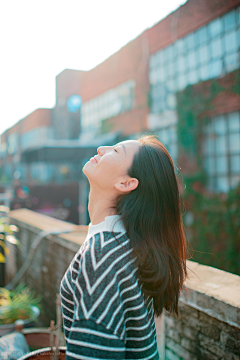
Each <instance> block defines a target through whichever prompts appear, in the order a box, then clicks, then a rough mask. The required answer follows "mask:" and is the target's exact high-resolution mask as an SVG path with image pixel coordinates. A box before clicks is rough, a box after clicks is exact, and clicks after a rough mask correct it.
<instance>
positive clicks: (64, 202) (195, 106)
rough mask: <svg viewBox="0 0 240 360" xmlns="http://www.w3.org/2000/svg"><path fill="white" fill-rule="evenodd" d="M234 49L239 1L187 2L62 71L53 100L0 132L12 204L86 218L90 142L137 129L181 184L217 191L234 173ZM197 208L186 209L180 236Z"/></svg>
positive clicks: (239, 133) (239, 122) (237, 86)
mask: <svg viewBox="0 0 240 360" xmlns="http://www.w3.org/2000/svg"><path fill="white" fill-rule="evenodd" d="M239 50H240V6H239V0H229V1H225V0H219V1H215V0H189V1H187V2H186V3H185V4H184V5H183V6H181V7H180V8H178V9H177V10H176V11H175V12H173V13H171V14H170V15H169V16H167V17H166V18H165V19H163V20H162V21H160V22H159V23H157V24H156V25H155V26H153V27H152V28H150V29H147V30H146V31H144V32H143V33H142V34H140V35H139V36H138V37H137V38H136V39H134V40H133V41H131V42H129V43H128V44H127V45H126V46H124V47H123V48H122V49H120V50H119V51H118V52H117V53H115V54H113V55H112V56H110V57H109V58H108V59H107V60H105V61H104V62H103V63H101V64H100V65H98V66H97V67H95V68H94V69H92V70H90V71H78V70H69V69H67V70H64V71H63V72H62V73H60V74H59V75H58V76H57V77H56V106H55V107H54V108H53V109H37V110H35V111H34V112H33V113H31V114H29V115H28V116H27V117H25V118H24V119H21V120H20V121H19V122H18V123H17V124H16V125H14V126H13V127H12V128H10V129H8V130H7V131H5V132H4V133H3V134H2V135H1V148H0V149H1V150H0V161H1V168H0V169H1V170H0V171H1V175H0V176H1V184H2V191H3V190H4V189H6V188H9V187H11V188H12V189H13V190H14V199H13V201H12V208H18V207H23V206H24V207H27V208H30V209H33V210H36V211H40V212H44V213H47V214H49V215H50V216H54V217H58V218H60V219H63V220H67V221H70V222H74V223H79V222H80V223H82V224H86V223H87V222H88V221H89V217H88V212H87V190H88V188H87V186H88V185H87V181H86V179H85V178H84V176H83V175H82V173H81V168H82V165H83V164H84V162H86V161H87V160H88V159H89V158H90V157H91V156H92V155H93V154H95V153H96V149H97V147H98V146H99V145H104V144H109V145H111V144H114V143H115V142H117V141H121V140H124V139H137V138H138V137H140V136H141V135H144V134H155V135H157V136H159V138H160V140H161V141H162V142H163V143H164V144H165V145H166V147H167V148H168V150H169V152H170V154H171V156H172V158H173V160H174V161H175V164H176V169H178V168H181V173H182V174H183V177H184V182H185V185H186V186H187V190H188V189H193V191H199V192H200V193H202V194H204V196H205V200H206V197H211V196H214V194H225V195H224V196H225V198H226V197H227V196H228V195H227V194H229V192H231V191H234V190H235V189H237V187H238V186H239V179H240V81H239V76H240V69H239V68H240V52H239ZM177 171H178V170H177ZM211 194H212V195H211ZM189 196H192V195H191V194H190V195H189ZM221 196H222V195H221ZM187 199H188V198H187ZM221 199H222V200H219V201H223V196H222V197H221ZM192 200H194V199H193V198H192ZM194 201H195V200H194ZM234 206H235V205H234ZM186 208H187V210H188V208H189V209H190V208H191V206H190V205H189V206H188V200H187V201H186ZM196 216H197V213H196V214H194V210H192V211H187V213H186V216H185V219H186V220H185V221H186V225H187V226H189V238H191V237H193V236H194V231H195V230H194V229H192V231H191V225H192V224H193V221H194V217H196ZM216 236H217V235H216Z"/></svg>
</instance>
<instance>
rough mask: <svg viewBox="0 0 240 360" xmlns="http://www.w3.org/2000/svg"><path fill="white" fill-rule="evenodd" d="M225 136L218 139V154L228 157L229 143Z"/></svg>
mask: <svg viewBox="0 0 240 360" xmlns="http://www.w3.org/2000/svg"><path fill="white" fill-rule="evenodd" d="M226 140H227V139H226V137H225V136H218V137H217V138H216V154H217V155H226V153H227V141H226Z"/></svg>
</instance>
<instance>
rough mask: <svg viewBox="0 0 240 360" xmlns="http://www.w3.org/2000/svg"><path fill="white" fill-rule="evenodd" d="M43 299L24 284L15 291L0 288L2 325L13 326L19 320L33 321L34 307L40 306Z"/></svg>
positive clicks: (0, 321) (0, 319) (0, 320)
mask: <svg viewBox="0 0 240 360" xmlns="http://www.w3.org/2000/svg"><path fill="white" fill-rule="evenodd" d="M41 299H42V297H41V296H39V295H37V294H36V292H35V291H34V290H31V289H30V288H29V287H28V286H25V285H24V283H21V284H19V285H18V286H17V287H16V289H15V290H14V291H10V290H7V289H5V288H0V309H1V311H0V324H1V325H2V324H12V323H14V322H15V321H16V320H17V319H22V320H25V319H29V318H31V319H33V320H34V312H33V310H32V306H38V307H39V303H40V301H41Z"/></svg>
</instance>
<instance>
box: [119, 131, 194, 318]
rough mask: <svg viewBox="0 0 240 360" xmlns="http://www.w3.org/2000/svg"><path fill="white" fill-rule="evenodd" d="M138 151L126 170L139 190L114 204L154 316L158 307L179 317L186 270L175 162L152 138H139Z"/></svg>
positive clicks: (159, 143)
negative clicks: (135, 181)
mask: <svg viewBox="0 0 240 360" xmlns="http://www.w3.org/2000/svg"><path fill="white" fill-rule="evenodd" d="M138 141H139V142H140V148H139V151H138V152H137V153H136V154H135V156H134V159H133V163H132V165H131V167H130V168H129V170H128V174H129V176H131V177H133V178H137V179H138V181H139V185H138V187H137V188H136V189H135V190H133V191H131V192H130V193H128V194H127V195H125V196H122V197H119V199H118V201H117V213H118V214H119V215H121V217H122V221H123V224H124V226H125V228H126V231H127V233H128V236H129V238H130V241H131V245H132V247H133V251H134V254H135V256H136V257H137V266H138V275H139V280H140V282H141V283H142V285H143V286H142V290H143V292H144V294H145V295H147V296H150V297H152V298H153V308H154V314H155V315H156V316H159V315H160V314H161V313H162V311H163V308H165V309H166V310H167V311H169V312H170V313H175V314H176V315H178V299H179V295H180V291H181V289H182V286H183V282H184V280H185V278H186V276H187V270H186V238H185V234H184V231H183V224H182V215H181V210H180V196H179V190H178V185H177V180H176V175H175V172H174V163H173V161H172V158H171V156H170V155H169V153H168V151H167V149H166V148H165V146H164V145H163V144H162V143H161V142H160V141H159V140H157V139H156V138H155V137H153V136H144V137H142V138H140V139H139V140H138Z"/></svg>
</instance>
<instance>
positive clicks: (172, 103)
mask: <svg viewBox="0 0 240 360" xmlns="http://www.w3.org/2000/svg"><path fill="white" fill-rule="evenodd" d="M166 100H167V106H168V108H169V109H171V110H174V109H176V106H177V101H176V96H175V95H174V94H168V96H167V99H166Z"/></svg>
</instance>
